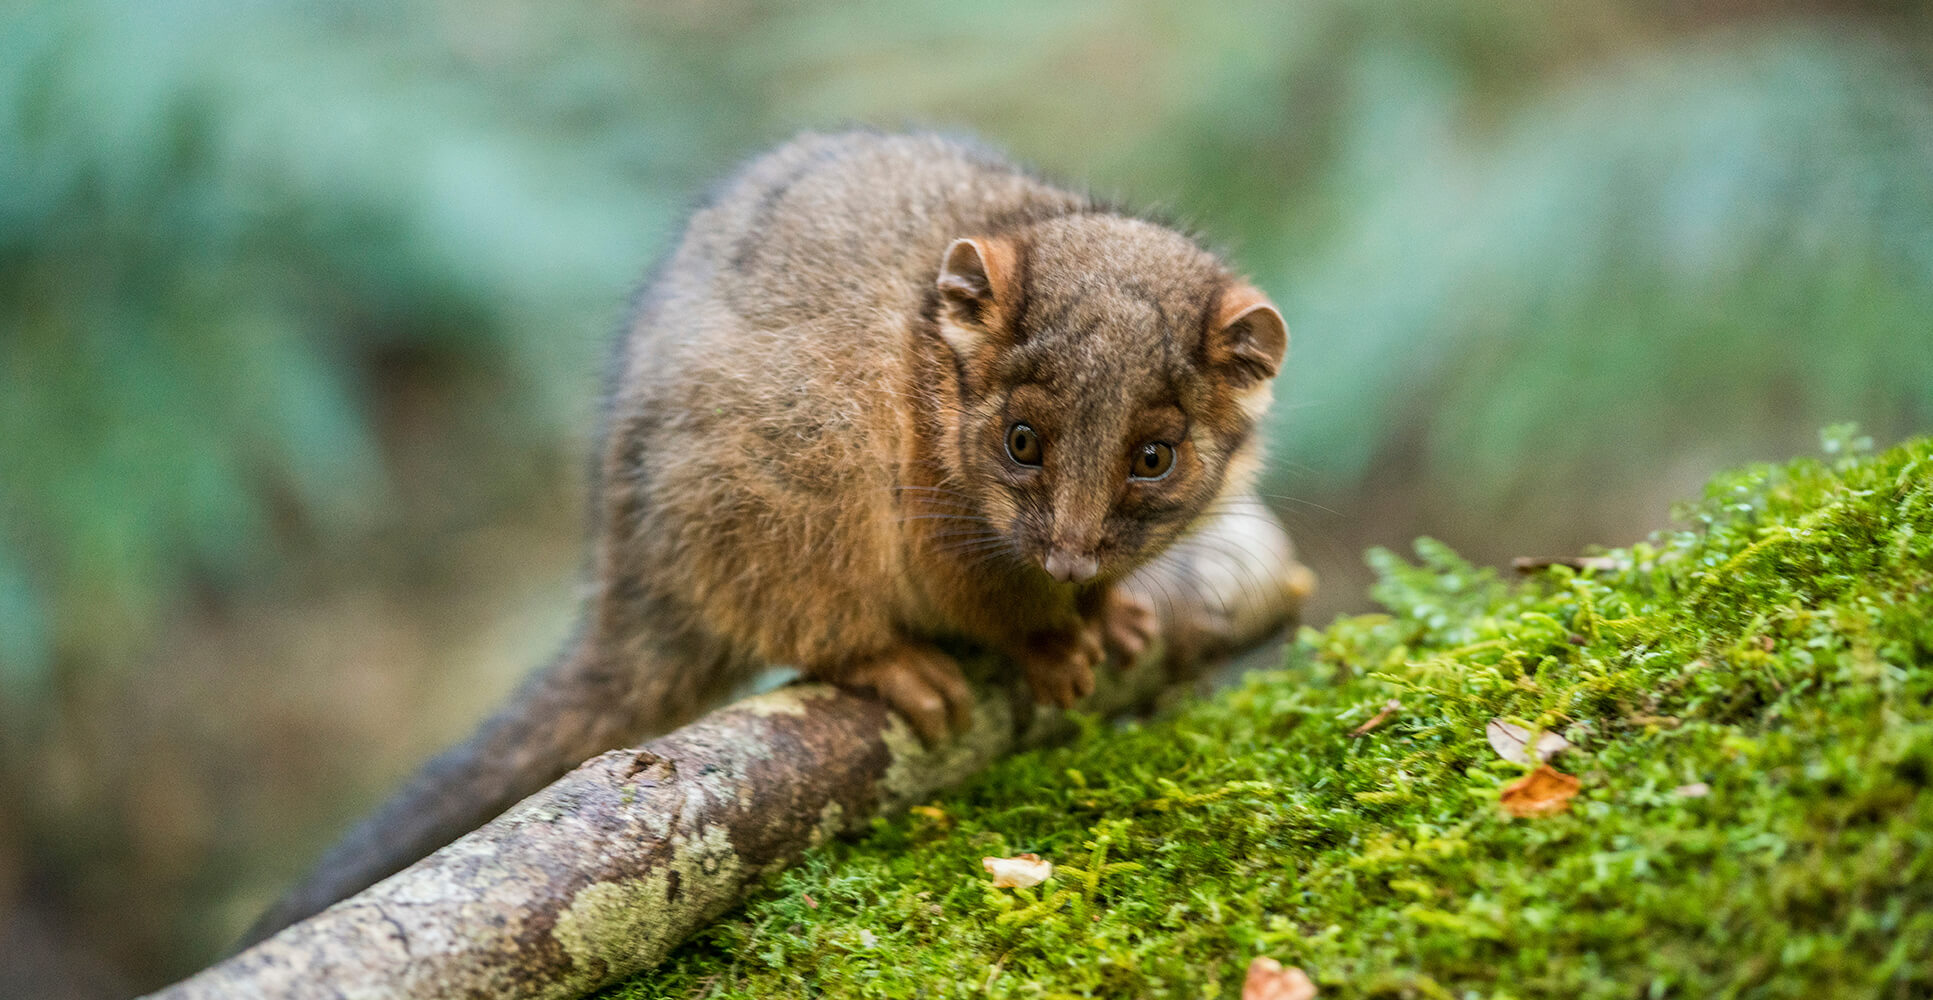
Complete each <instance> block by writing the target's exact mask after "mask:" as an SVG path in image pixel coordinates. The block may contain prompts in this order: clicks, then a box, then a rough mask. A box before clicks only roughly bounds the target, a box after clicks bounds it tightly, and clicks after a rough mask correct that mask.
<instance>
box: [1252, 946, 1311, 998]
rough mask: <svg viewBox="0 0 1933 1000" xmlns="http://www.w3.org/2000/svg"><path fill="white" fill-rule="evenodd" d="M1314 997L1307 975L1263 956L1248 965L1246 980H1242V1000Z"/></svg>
mask: <svg viewBox="0 0 1933 1000" xmlns="http://www.w3.org/2000/svg"><path fill="white" fill-rule="evenodd" d="M1315 995H1316V984H1315V983H1313V982H1311V981H1310V980H1309V974H1308V973H1306V972H1303V971H1302V970H1301V969H1298V968H1296V967H1295V966H1293V965H1291V966H1288V967H1286V968H1285V967H1283V965H1282V963H1281V962H1278V961H1276V960H1275V959H1272V958H1269V957H1267V956H1264V955H1257V956H1255V961H1253V962H1250V963H1248V978H1247V979H1244V980H1242V1000H1312V998H1313V997H1314V996H1315Z"/></svg>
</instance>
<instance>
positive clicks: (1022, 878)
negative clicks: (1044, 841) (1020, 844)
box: [980, 854, 1054, 889]
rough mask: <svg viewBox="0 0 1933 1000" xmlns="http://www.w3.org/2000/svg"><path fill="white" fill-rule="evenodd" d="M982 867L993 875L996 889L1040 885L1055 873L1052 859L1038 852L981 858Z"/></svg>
mask: <svg viewBox="0 0 1933 1000" xmlns="http://www.w3.org/2000/svg"><path fill="white" fill-rule="evenodd" d="M980 867H982V868H985V869H986V870H987V874H989V875H992V876H993V887H994V888H995V889H1025V888H1027V887H1028V886H1035V885H1039V884H1041V883H1042V882H1045V881H1047V879H1048V878H1049V877H1050V876H1052V875H1053V874H1054V863H1053V862H1052V861H1042V860H1040V855H1038V854H1019V855H1015V856H1014V857H1011V858H981V859H980Z"/></svg>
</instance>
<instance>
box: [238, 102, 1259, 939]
mask: <svg viewBox="0 0 1933 1000" xmlns="http://www.w3.org/2000/svg"><path fill="white" fill-rule="evenodd" d="M1285 339H1286V331H1285V330H1284V329H1283V327H1282V322H1281V317H1280V316H1279V315H1278V314H1277V313H1276V312H1275V310H1274V308H1273V307H1272V306H1269V305H1268V304H1267V302H1266V301H1265V300H1264V299H1263V298H1262V297H1261V295H1260V293H1258V292H1256V291H1255V290H1254V289H1253V288H1252V287H1251V286H1249V285H1247V284H1246V283H1244V282H1242V281H1241V280H1239V279H1238V278H1237V277H1235V276H1234V275H1232V274H1231V273H1230V272H1229V271H1228V269H1227V268H1226V267H1225V266H1224V265H1223V264H1222V263H1221V262H1220V261H1218V260H1217V259H1216V258H1215V257H1213V256H1212V255H1210V254H1209V253H1207V252H1205V251H1204V250H1202V249H1201V248H1200V247H1198V246H1197V245H1196V244H1195V243H1194V242H1192V241H1191V240H1189V239H1188V238H1186V237H1184V236H1182V235H1181V234H1179V233H1177V232H1175V231H1173V230H1172V229H1169V228H1166V227H1164V226H1161V225H1158V224H1156V223H1153V222H1148V221H1145V220H1142V219H1139V218H1135V217H1133V216H1129V215H1125V214H1122V213H1120V212H1118V211H1116V210H1115V209H1112V208H1110V207H1108V206H1106V205H1103V204H1100V203H1098V202H1096V201H1093V200H1091V199H1089V198H1087V197H1085V196H1082V195H1078V194H1073V193H1069V192H1067V191H1064V190H1061V189H1059V188H1056V187H1054V186H1052V185H1049V184H1047V183H1044V182H1042V181H1040V180H1038V179H1036V178H1034V177H1033V176H1031V175H1029V174H1027V173H1025V172H1022V171H1020V170H1018V169H1016V168H1015V167H1013V166H1011V165H1009V164H1007V163H1006V162H1004V161H1003V160H1001V159H999V158H998V157H996V156H993V155H991V154H989V153H986V152H984V151H981V150H979V149H977V148H974V147H972V146H969V145H966V144H963V143H959V142H956V141H952V140H948V139H943V138H939V137H934V136H926V135H911V136H895V135H878V134H871V133H846V134H839V135H805V136H801V137H799V138H798V139H795V140H793V141H792V142H790V143H788V144H786V145H784V146H782V147H780V148H778V149H776V150H774V151H772V152H770V153H768V154H766V155H764V156H762V157H759V158H758V159H756V160H754V161H752V162H751V163H750V164H749V165H748V166H747V167H745V168H744V169H743V170H742V171H741V172H740V173H739V174H738V175H737V176H736V177H735V178H734V179H732V180H731V181H730V182H728V183H727V184H726V185H725V186H724V187H723V189H722V190H721V191H720V193H719V194H718V195H717V197H716V198H715V199H714V200H713V201H712V202H711V203H710V204H709V205H708V206H707V207H705V208H702V209H700V210H699V211H698V212H697V213H696V214H694V215H693V216H692V218H691V220H690V223H689V225H688V226H687V227H686V229H685V233H684V236H683V238H682V240H681V241H680V242H679V244H678V246H677V248H676V249H675V251H674V252H673V253H672V255H671V257H670V258H669V259H668V260H667V261H666V263H665V264H664V266H663V267H662V269H661V271H660V272H659V273H658V275H657V277H656V279H655V281H654V282H653V283H652V284H651V285H650V286H649V288H648V289H647V291H646V293H645V295H644V296H643V298H642V299H641V301H640V304H639V307H638V309H637V312H636V314H635V316H634V318H633V321H632V323H631V325H630V328H629V330H628V331H627V333H626V335H625V338H624V343H623V348H622V350H621V352H620V355H619V359H618V362H617V364H618V366H619V367H618V370H617V372H616V373H615V379H614V386H615V389H614V394H613V397H612V399H611V401H610V411H609V415H608V422H607V428H606V435H605V441H604V446H603V452H602V455H603V457H602V461H601V470H600V476H599V481H598V488H597V490H596V494H595V502H596V504H597V508H596V514H597V520H598V530H597V538H596V553H595V563H594V573H593V585H594V590H593V593H592V595H591V597H590V601H589V607H588V610H587V612H586V615H585V617H584V620H583V623H582V625H581V626H580V631H579V635H578V637H577V639H576V640H575V641H574V642H573V644H572V645H571V647H570V648H569V649H568V650H567V651H566V652H565V653H564V654H563V655H562V656H561V657H560V658H559V660H558V661H557V662H556V663H555V664H553V665H552V666H551V667H550V668H548V669H547V670H545V671H543V672H540V673H539V674H538V675H536V676H535V677H533V678H532V680H531V681H530V682H529V683H528V684H526V685H525V687H524V688H523V689H522V690H521V691H520V692H519V693H518V694H517V695H516V696H515V697H514V698H513V699H512V700H511V701H510V703H509V704H508V705H507V706H506V707H505V708H504V709H502V710H501V711H500V712H499V713H498V714H497V715H496V716H495V717H493V718H492V719H491V720H490V721H489V722H487V723H486V724H485V725H484V727H483V728H482V730H481V731H480V732H479V733H478V734H477V736H475V737H474V738H472V740H470V741H469V742H468V743H465V744H464V745H462V746H459V747H457V748H455V749H454V750H451V751H449V752H448V753H446V754H444V755H443V756H442V757H439V758H438V759H437V760H435V761H433V762H432V763H431V764H430V765H429V766H428V767H427V768H426V769H425V771H424V772H423V773H422V774H421V775H419V776H418V778H417V779H416V780H415V781H413V782H412V783H411V784H410V785H409V786H408V787H407V788H405V789H404V790H403V792H401V793H400V794H399V795H398V796H397V797H396V798H395V799H393V800H391V802H390V803H389V804H387V805H386V806H384V807H383V809H382V810H380V811H379V812H378V813H377V814H376V815H375V816H373V817H371V818H370V819H369V820H367V821H365V823H364V824H363V825H362V826H361V827H359V828H358V829H357V830H356V831H354V832H352V833H351V835H350V836H349V837H348V838H346V839H345V840H344V842H343V843H342V844H341V845H339V846H338V847H337V848H336V850H335V851H334V852H332V853H331V854H330V856H329V857H328V858H326V859H325V860H324V862H323V864H322V865H321V866H320V867H319V868H318V871H317V873H316V874H315V875H314V876H312V877H311V879H310V881H309V882H308V883H307V884H306V885H305V886H304V887H302V888H301V889H299V890H298V891H297V892H296V893H294V894H292V895H291V897H290V898H289V899H287V900H285V901H284V904H283V905H282V906H280V907H278V908H277V909H276V910H275V911H272V912H271V913H270V914H268V915H267V916H265V917H264V918H263V921H262V922H261V923H260V924H258V926H257V929H256V931H255V932H254V936H256V937H259V936H263V935H265V934H266V933H267V932H269V931H272V930H274V929H275V928H277V927H280V926H282V925H284V924H286V923H288V922H292V921H293V920H294V919H299V918H300V917H301V916H304V915H306V914H307V913H309V912H313V911H315V910H317V909H320V908H321V907H322V906H323V905H326V904H327V903H328V902H330V901H332V900H334V899H337V898H340V897H342V896H344V895H347V894H349V893H352V892H354V891H357V890H359V889H361V888H363V887H364V886H366V885H367V884H369V883H371V882H373V881H375V880H376V879H378V878H381V877H382V876H384V875H387V874H389V873H390V872H392V871H395V870H397V869H398V868H400V867H402V866H403V865H406V864H408V863H409V862H411V861H413V860H415V859H416V858H418V857H420V856H422V855H424V854H426V853H428V852H429V851H431V850H434V849H435V848H436V847H438V846H440V845H441V844H443V843H446V842H448V841H449V840H451V839H453V838H454V837H456V836H458V835H460V834H462V833H463V832H465V831H467V830H469V829H471V828H472V827H474V826H476V825H478V824H480V823H481V822H483V821H485V820H487V819H488V818H489V817H491V816H493V815H495V814H496V813H497V812H499V811H501V810H502V809H504V808H505V807H507V806H508V805H510V804H511V803H513V802H515V801H516V800H517V799H519V798H521V797H523V796H524V795H527V794H529V793H530V792H531V791H534V790H535V789H536V788H538V787H541V786H542V785H543V784H545V783H547V782H549V781H550V780H552V779H554V778H555V777H556V776H557V775H559V774H561V773H562V772H563V771H564V770H566V769H568V768H569V767H571V766H573V765H575V764H576V763H577V762H579V761H580V760H583V759H584V758H586V757H589V756H591V755H593V754H595V753H598V752H600V751H603V750H606V749H610V748H612V747H617V746H623V745H626V744H628V743H631V742H635V741H636V740H638V739H641V738H642V737H644V736H647V735H650V734H651V733H654V732H660V731H664V730H667V729H670V728H673V727H675V726H677V725H679V724H682V723H683V722H686V721H688V720H690V719H691V718H693V717H694V716H695V715H697V714H698V713H699V712H701V711H703V710H704V709H705V708H707V707H709V706H710V705H711V704H713V703H715V702H716V700H718V699H719V698H721V697H723V696H724V695H725V694H727V693H729V692H730V691H731V690H732V689H733V688H734V687H736V686H738V685H739V684H741V683H742V682H743V681H745V680H746V679H747V678H748V677H750V676H751V675H752V674H753V672H754V671H756V670H758V669H760V668H761V667H763V666H765V665H768V664H786V665H792V666H796V667H797V668H799V670H800V671H801V672H803V673H804V674H805V675H807V676H809V677H814V678H819V679H823V680H828V681H832V682H834V683H840V684H847V685H851V686H856V687H863V688H867V689H870V690H873V691H875V692H877V693H878V694H880V695H881V696H883V697H884V698H885V699H886V700H887V701H888V702H889V703H890V704H892V705H893V706H894V707H895V708H896V709H898V710H900V711H901V712H902V713H903V714H905V715H906V716H907V717H908V718H909V720H910V721H911V722H913V723H914V725H915V726H916V727H917V728H918V729H919V730H920V731H921V733H922V734H923V735H925V736H926V737H927V738H928V739H944V738H945V736H946V729H947V727H948V726H949V724H952V725H957V724H958V723H959V721H961V719H962V713H963V712H964V711H965V708H966V699H967V692H966V688H965V685H964V684H963V682H962V681H961V679H960V677H959V671H958V667H957V666H956V665H955V664H954V663H953V661H952V660H951V659H949V658H948V657H947V656H945V655H944V654H942V653H940V652H939V651H938V650H937V649H936V648H935V647H934V646H933V642H934V641H935V640H946V639H953V640H967V641H970V642H973V643H977V644H980V645H983V646H986V647H989V648H993V649H997V650H1000V651H1003V652H1005V653H1007V654H1008V655H1010V656H1011V657H1012V658H1013V659H1015V660H1016V661H1017V662H1019V663H1020V664H1021V665H1022V667H1023V669H1024V672H1025V674H1026V677H1027V680H1028V681H1029V683H1030V684H1031V686H1032V689H1033V691H1034V694H1035V696H1036V697H1037V698H1039V699H1040V700H1042V701H1052V702H1056V703H1060V704H1063V705H1065V704H1071V703H1072V702H1073V701H1074V700H1076V699H1077V698H1078V697H1080V696H1082V695H1084V694H1086V693H1087V692H1088V691H1089V690H1090V689H1091V687H1092V684H1093V675H1092V667H1093V665H1094V663H1095V662H1096V661H1097V659H1098V658H1099V657H1100V655H1101V651H1102V649H1103V646H1104V645H1105V646H1106V647H1108V648H1112V649H1113V650H1115V651H1116V652H1118V653H1122V654H1129V653H1132V652H1134V651H1136V650H1137V649H1138V647H1139V646H1140V645H1141V644H1143V643H1145V641H1146V640H1147V638H1148V631H1149V628H1150V627H1151V623H1152V620H1153V619H1152V616H1151V615H1150V614H1149V612H1148V609H1147V608H1146V607H1145V606H1143V605H1141V604H1139V603H1138V602H1136V601H1134V600H1132V599H1130V598H1127V597H1125V596H1124V595H1123V594H1122V593H1121V592H1120V591H1118V590H1117V589H1116V588H1115V586H1114V585H1115V583H1116V582H1118V581H1119V580H1120V579H1121V578H1122V577H1123V576H1124V575H1125V574H1127V573H1129V572H1130V571H1132V570H1133V569H1135V568H1136V567H1137V566H1140V565H1142V564H1144V563H1145V562H1146V561H1147V560H1149V559H1150V558H1152V557H1154V556H1155V555H1156V554H1157V553H1159V552H1160V551H1161V550H1162V549H1163V548H1164V547H1165V546H1166V545H1167V544H1168V543H1169V542H1171V541H1173V540H1174V539H1175V538H1176V537H1177V536H1178V535H1180V534H1181V533H1182V532H1184V531H1185V530H1186V529H1187V528H1188V527H1189V526H1190V525H1191V524H1192V523H1194V522H1195V520H1196V519H1197V518H1199V517H1200V516H1201V515H1202V514H1203V512H1204V511H1206V510H1207V509H1208V508H1209V507H1210V505H1211V504H1212V503H1214V502H1215V501H1216V500H1218V499H1220V498H1223V497H1225V496H1227V495H1229V494H1230V492H1231V491H1232V490H1234V489H1236V488H1239V487H1240V486H1241V485H1242V484H1243V483H1244V481H1245V480H1246V478H1247V477H1248V476H1249V474H1250V473H1251V471H1252V468H1253V466H1254V463H1255V457H1254V447H1253V444H1252V435H1251V432H1252V430H1253V427H1254V423H1255V420H1256V418H1257V417H1258V416H1259V415H1260V413H1261V411H1262V408H1263V407H1264V406H1266V404H1267V401H1268V385H1269V380H1270V378H1271V377H1272V376H1273V375H1274V374H1275V372H1276V369H1277V366H1278V365H1279V363H1280V361H1281V357H1282V352H1283V349H1284V345H1285ZM1016 423H1024V424H1027V425H1028V426H1030V427H1031V428H1032V429H1033V431H1034V432H1035V433H1036V434H1037V437H1038V440H1039V442H1040V444H1041V449H1042V456H1041V462H1040V465H1039V466H1038V467H1033V466H1028V465H1025V464H1022V463H1020V462H1018V461H1016V460H1015V459H1014V458H1013V457H1012V456H1010V454H1009V452H1008V449H1007V440H1008V435H1009V433H1010V432H1011V430H1012V428H1013V426H1014V425H1015V424H1016ZM1150 442H1160V443H1163V444H1165V445H1168V446H1172V452H1173V455H1174V460H1173V468H1172V471H1171V472H1169V473H1168V474H1167V475H1166V476H1165V478H1162V479H1160V480H1158V481H1148V480H1143V479H1134V478H1131V476H1130V463H1131V462H1132V461H1134V460H1135V455H1136V450H1137V449H1139V448H1142V447H1144V446H1147V445H1149V443H1150ZM1054 553H1059V555H1058V556H1056V557H1055V558H1056V559H1057V560H1058V561H1057V562H1054V563H1051V565H1054V566H1057V567H1061V568H1062V573H1063V575H1071V576H1073V577H1075V578H1077V579H1078V578H1081V577H1086V579H1085V580H1084V582H1062V581H1061V580H1057V579H1055V578H1054V577H1053V576H1050V575H1049V573H1048V572H1047V570H1045V569H1044V568H1043V566H1045V565H1050V563H1049V562H1048V559H1049V556H1050V555H1053V554H1054ZM1069 566H1073V567H1078V569H1076V570H1071V571H1070V570H1067V569H1065V567H1069ZM1090 574H1091V575H1090Z"/></svg>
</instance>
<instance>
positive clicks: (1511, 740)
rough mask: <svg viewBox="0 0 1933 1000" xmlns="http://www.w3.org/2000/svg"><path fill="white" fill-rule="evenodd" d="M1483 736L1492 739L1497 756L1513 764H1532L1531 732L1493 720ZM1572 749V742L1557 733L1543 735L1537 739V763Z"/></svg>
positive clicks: (1491, 744) (1485, 727)
mask: <svg viewBox="0 0 1933 1000" xmlns="http://www.w3.org/2000/svg"><path fill="white" fill-rule="evenodd" d="M1483 735H1485V736H1487V737H1489V738H1490V749H1492V750H1495V751H1496V752H1497V756H1499V757H1502V758H1503V759H1504V760H1507V761H1509V762H1511V763H1512V764H1528V763H1530V755H1531V749H1530V730H1528V729H1525V728H1524V727H1522V726H1519V725H1516V724H1514V723H1509V722H1505V721H1503V720H1502V719H1491V720H1490V724H1489V725H1486V726H1484V727H1483ZM1570 748H1571V741H1570V740H1567V739H1565V738H1563V737H1562V736H1559V735H1557V734H1556V733H1552V732H1546V733H1542V734H1540V735H1539V736H1538V737H1537V748H1536V754H1537V761H1538V763H1542V762H1544V761H1547V760H1549V759H1551V758H1552V757H1555V756H1557V755H1558V754H1559V753H1562V752H1563V751H1565V750H1569V749H1570Z"/></svg>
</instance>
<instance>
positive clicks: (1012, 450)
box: [1007, 424, 1040, 465]
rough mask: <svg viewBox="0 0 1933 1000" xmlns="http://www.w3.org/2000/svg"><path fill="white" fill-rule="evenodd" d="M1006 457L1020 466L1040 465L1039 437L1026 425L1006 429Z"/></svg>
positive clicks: (1016, 425)
mask: <svg viewBox="0 0 1933 1000" xmlns="http://www.w3.org/2000/svg"><path fill="white" fill-rule="evenodd" d="M1007 457H1008V458H1011V459H1013V460H1014V461H1016V462H1019V463H1020V464H1021V465H1039V464H1040V435H1039V434H1036V433H1034V429H1033V428H1032V427H1029V426H1027V425H1026V424H1015V425H1013V426H1012V427H1009V428H1007Z"/></svg>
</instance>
